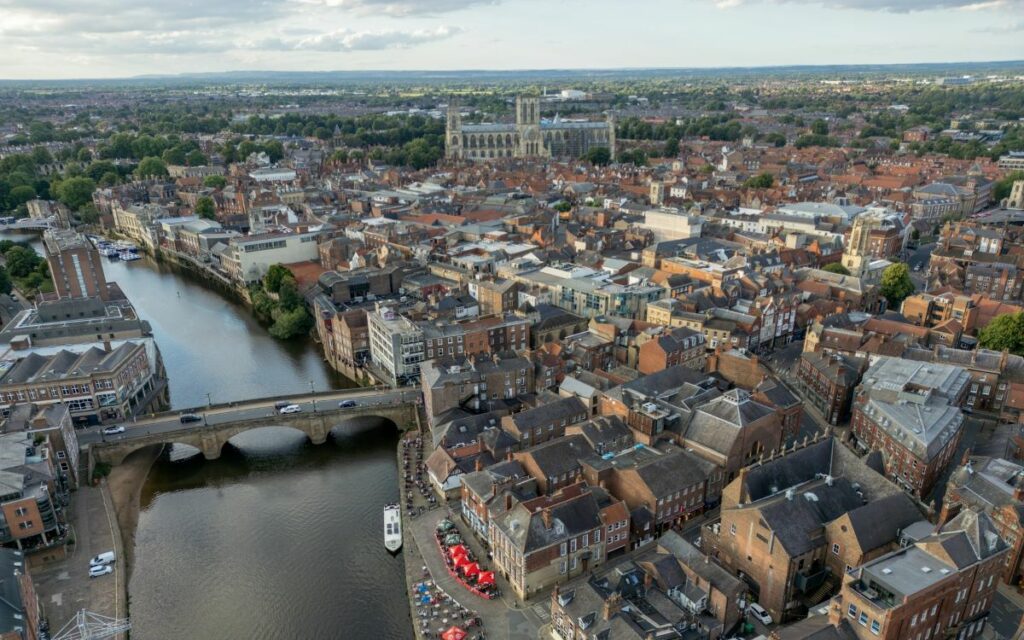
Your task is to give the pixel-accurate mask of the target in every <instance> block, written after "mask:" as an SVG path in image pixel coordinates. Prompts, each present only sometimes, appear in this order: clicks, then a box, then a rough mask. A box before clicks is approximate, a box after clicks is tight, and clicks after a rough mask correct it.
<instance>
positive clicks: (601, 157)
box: [583, 147, 612, 167]
mask: <svg viewBox="0 0 1024 640" xmlns="http://www.w3.org/2000/svg"><path fill="white" fill-rule="evenodd" d="M583 160H586V161H587V162H589V163H590V164H593V165H596V166H599V167H603V166H605V165H606V164H608V163H609V162H611V161H612V152H611V151H609V150H608V147H594V148H593V149H590V150H588V151H587V152H586V153H585V154H584V155H583Z"/></svg>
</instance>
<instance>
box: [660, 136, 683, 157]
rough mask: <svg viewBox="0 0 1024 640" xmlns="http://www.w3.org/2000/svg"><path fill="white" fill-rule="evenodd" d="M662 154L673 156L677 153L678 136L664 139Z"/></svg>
mask: <svg viewBox="0 0 1024 640" xmlns="http://www.w3.org/2000/svg"><path fill="white" fill-rule="evenodd" d="M661 153H662V155H663V156H665V157H666V158H674V157H676V156H678V155H679V138H669V139H668V140H666V141H665V148H664V149H663V150H662V152H661Z"/></svg>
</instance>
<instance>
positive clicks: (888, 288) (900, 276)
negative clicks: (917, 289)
mask: <svg viewBox="0 0 1024 640" xmlns="http://www.w3.org/2000/svg"><path fill="white" fill-rule="evenodd" d="M880 286H881V291H882V295H883V296H885V299H886V300H888V301H889V308H890V309H898V308H899V306H900V305H901V304H902V303H903V300H904V299H905V298H906V297H907V296H909V295H910V294H912V293H914V282H913V280H911V279H910V267H908V266H907V263H906V262H896V263H893V264H891V265H889V266H888V267H886V268H885V271H883V272H882V280H881V282H880Z"/></svg>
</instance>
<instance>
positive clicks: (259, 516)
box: [35, 243, 412, 640]
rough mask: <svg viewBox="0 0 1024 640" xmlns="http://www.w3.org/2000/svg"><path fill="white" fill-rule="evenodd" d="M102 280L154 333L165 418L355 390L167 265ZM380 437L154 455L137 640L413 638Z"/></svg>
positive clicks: (307, 350)
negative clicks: (389, 518)
mask: <svg viewBox="0 0 1024 640" xmlns="http://www.w3.org/2000/svg"><path fill="white" fill-rule="evenodd" d="M35 244H36V246H37V247H38V243H35ZM106 273H107V279H108V280H114V281H116V282H117V283H118V284H119V285H120V286H121V288H122V290H123V291H124V292H125V294H127V296H128V298H129V299H130V300H131V301H132V303H133V304H134V305H135V308H136V310H137V311H138V312H139V314H140V315H141V316H142V317H143V318H145V319H147V320H149V322H150V323H151V324H152V326H153V334H154V336H155V337H156V339H157V342H158V344H159V346H160V350H161V353H162V354H163V358H164V364H165V366H166V368H167V374H168V378H169V382H170V391H171V402H172V404H173V405H174V406H175V407H176V408H180V407H191V406H197V405H201V404H205V403H206V401H207V397H206V394H207V393H209V394H210V396H211V398H212V401H213V402H224V401H230V400H240V399H246V398H251V397H257V396H263V395H277V394H282V393H301V392H304V391H308V390H309V388H310V381H312V383H313V387H314V388H315V389H320V390H322V389H326V388H337V387H341V386H351V385H352V383H351V382H350V381H348V380H346V379H345V378H343V377H341V376H339V375H337V374H336V373H334V372H333V371H331V370H330V369H329V367H327V366H326V364H325V363H324V362H323V359H322V357H321V356H320V353H319V350H318V348H317V347H316V345H313V344H311V343H309V342H308V341H299V342H296V343H287V344H282V343H281V342H279V341H277V340H275V339H273V338H271V337H270V335H269V334H268V333H267V331H266V330H265V328H264V327H262V326H260V324H259V323H257V322H256V321H255V320H254V319H253V318H252V316H251V315H250V313H249V311H248V310H247V309H246V308H245V307H244V306H241V305H239V304H237V303H235V302H232V301H229V300H227V299H226V298H225V297H224V296H222V295H221V294H220V293H217V292H214V291H211V290H209V289H207V288H206V287H205V286H204V285H203V284H201V283H199V282H198V281H196V280H195V279H194V278H192V277H190V276H188V275H187V274H183V273H181V272H180V271H179V270H177V269H175V268H173V267H169V266H167V265H162V264H157V263H155V262H154V261H152V260H151V259H148V258H144V259H143V260H138V261H135V262H132V263H121V262H112V263H110V264H109V265H108V268H107V269H106ZM179 294H180V295H179ZM381 426H382V425H380V424H377V423H375V422H374V421H372V420H364V421H352V422H350V423H347V424H344V425H341V426H339V427H337V428H336V429H335V430H334V431H333V432H332V436H333V437H332V438H331V439H329V440H328V442H327V443H326V444H323V445H320V446H313V445H311V444H309V443H308V441H307V440H306V439H305V436H303V435H301V434H299V433H297V432H294V431H291V430H288V429H273V428H269V429H261V430H258V431H253V432H248V433H245V434H242V435H240V436H237V437H236V438H234V439H232V441H231V444H232V445H234V446H230V447H225V449H224V453H223V455H222V456H221V458H220V459H219V460H217V461H214V462H207V461H205V460H203V459H202V456H194V455H191V454H192V453H193V452H194V451H189V450H187V449H186V448H184V447H180V446H176V447H174V449H173V450H172V451H171V452H170V454H169V455H167V454H165V455H164V456H163V457H162V458H161V459H159V460H158V461H157V463H156V464H155V465H154V467H153V469H152V471H151V472H150V475H149V477H148V478H147V480H146V484H145V486H144V488H143V492H142V504H141V507H142V510H141V513H140V515H139V524H138V530H137V534H136V546H135V566H134V569H133V571H132V578H131V582H130V584H129V601H130V612H131V618H132V633H131V636H132V638H133V640H165V639H170V638H189V639H196V640H206V639H211V640H213V639H217V640H220V639H224V640H231V639H238V640H255V639H266V640H271V639H273V640H277V639H281V640H291V639H311V640H312V639H320V638H323V639H325V640H326V639H335V638H374V639H390V638H398V639H404V638H411V637H412V632H411V629H410V622H409V615H408V611H409V609H408V605H407V601H406V599H405V595H404V593H405V582H404V577H403V576H404V570H403V563H402V558H401V556H398V557H397V558H395V557H392V556H390V555H389V554H388V553H387V551H386V550H385V549H384V547H383V543H382V540H381V537H382V534H381V518H382V516H381V509H382V506H383V505H384V504H385V503H387V502H391V501H397V499H398V484H397V482H398V481H397V465H396V463H395V445H396V443H397V437H398V436H397V434H396V433H395V431H394V429H393V428H390V429H389V428H381ZM389 426H390V425H389Z"/></svg>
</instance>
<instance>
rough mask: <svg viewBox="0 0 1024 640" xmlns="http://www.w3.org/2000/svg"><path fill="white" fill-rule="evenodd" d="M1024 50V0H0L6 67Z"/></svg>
mask: <svg viewBox="0 0 1024 640" xmlns="http://www.w3.org/2000/svg"><path fill="white" fill-rule="evenodd" d="M1022 58H1024V0H980V1H978V0H0V78H4V79H55V78H112V77H129V76H136V75H143V74H176V73H189V72H216V71H238V70H275V71H289V70H294V71H328V70H402V69H406V70H408V69H412V70H416V69H424V70H428V69H429V70H437V69H551V68H560V69H566V68H573V69H576V68H581V69H582V68H619V67H735V66H764V65H790V64H880V63H881V64H884V63H913V62H954V61H988V60H1016V59H1022Z"/></svg>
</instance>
